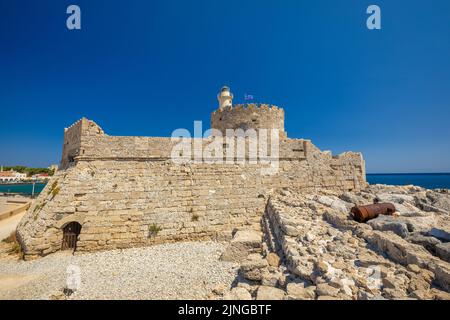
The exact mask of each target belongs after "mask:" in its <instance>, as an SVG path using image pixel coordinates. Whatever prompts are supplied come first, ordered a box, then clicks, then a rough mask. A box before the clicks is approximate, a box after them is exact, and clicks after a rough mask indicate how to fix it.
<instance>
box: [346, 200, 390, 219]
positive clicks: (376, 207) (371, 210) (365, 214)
mask: <svg viewBox="0 0 450 320" xmlns="http://www.w3.org/2000/svg"><path fill="white" fill-rule="evenodd" d="M351 212H352V213H353V217H354V219H355V220H356V221H358V222H366V221H368V220H370V219H374V218H376V217H378V216H379V215H380V214H383V215H389V216H390V215H392V214H393V213H394V212H395V206H394V205H393V204H392V203H375V204H370V205H367V206H355V207H353V208H352V210H351Z"/></svg>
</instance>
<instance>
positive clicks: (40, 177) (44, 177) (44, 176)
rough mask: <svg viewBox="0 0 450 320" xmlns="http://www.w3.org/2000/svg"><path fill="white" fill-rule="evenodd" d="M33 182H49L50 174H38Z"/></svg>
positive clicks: (34, 176)
mask: <svg viewBox="0 0 450 320" xmlns="http://www.w3.org/2000/svg"><path fill="white" fill-rule="evenodd" d="M31 179H32V180H48V179H50V175H49V174H48V173H38V174H34V175H33V176H32V177H31Z"/></svg>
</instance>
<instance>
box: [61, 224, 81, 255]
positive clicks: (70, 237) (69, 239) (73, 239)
mask: <svg viewBox="0 0 450 320" xmlns="http://www.w3.org/2000/svg"><path fill="white" fill-rule="evenodd" d="M80 231H81V224H79V223H78V222H75V221H73V222H70V223H68V224H67V225H66V226H65V227H64V228H63V241H62V245H61V250H67V249H73V251H75V250H76V248H77V241H78V236H79V235H80Z"/></svg>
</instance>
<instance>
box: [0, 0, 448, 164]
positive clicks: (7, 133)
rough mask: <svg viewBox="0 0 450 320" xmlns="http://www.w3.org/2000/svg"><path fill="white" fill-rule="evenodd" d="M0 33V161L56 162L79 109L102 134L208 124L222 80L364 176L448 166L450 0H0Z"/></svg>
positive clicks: (161, 132) (160, 132) (165, 132)
mask: <svg viewBox="0 0 450 320" xmlns="http://www.w3.org/2000/svg"><path fill="white" fill-rule="evenodd" d="M70 4H77V5H79V6H80V7H81V11H82V30H79V31H69V30H68V29H67V28H66V18H67V14H66V8H67V6H69V5H70ZM370 4H377V5H379V6H380V8H381V14H382V29H381V30H375V31H370V30H368V29H367V28H366V19H367V14H366V8H367V7H368V6H369V5H370ZM0 41H1V42H0V110H1V117H0V164H3V165H15V164H23V165H29V166H47V165H49V164H51V163H58V162H59V160H60V155H61V150H62V139H63V128H64V127H67V126H69V125H70V124H72V123H73V122H75V121H76V120H78V119H79V118H81V117H82V116H86V117H87V118H89V119H92V120H94V121H96V122H97V123H98V124H99V125H100V126H102V127H103V129H104V130H105V131H106V133H108V134H111V135H141V136H170V134H171V132H172V131H173V130H175V129H176V128H187V129H190V130H191V131H193V121H194V120H203V121H204V129H207V127H209V116H210V113H211V112H212V111H213V110H214V109H215V108H216V107H217V100H216V94H217V92H218V90H219V89H220V87H221V86H222V85H224V84H227V85H229V86H230V87H231V89H232V91H233V93H234V95H235V101H234V102H235V103H239V102H243V99H244V94H245V93H249V94H253V95H254V96H255V99H256V100H257V101H258V102H265V103H271V104H276V105H279V106H282V107H283V108H285V111H286V130H287V132H288V135H289V136H290V137H296V138H308V139H312V141H313V142H314V143H315V144H316V145H317V146H318V147H320V148H321V149H323V150H332V151H333V153H340V152H343V151H348V150H352V151H361V152H363V154H364V157H365V159H366V165H367V171H368V172H450V139H449V137H450V125H449V120H450V1H448V0H433V1H425V0H423V1H403V0H402V1H400V0H389V1H380V0H373V1H362V0H341V1H336V0H315V1H312V0H310V1H300V0H290V1H289V0H277V1H275V0H271V1H267V0H258V1H256V0H255V1H250V0H228V1H218V0H204V1H197V0H191V1H174V0H164V1H163V0H158V1H156V0H155V1H141V0H127V1H107V0H101V1H100V0H71V1H62V0H53V1H50V0H40V1H34V0H29V1H25V0H14V1H9V0H0Z"/></svg>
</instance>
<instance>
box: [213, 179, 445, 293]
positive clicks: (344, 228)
mask: <svg viewBox="0 0 450 320" xmlns="http://www.w3.org/2000/svg"><path fill="white" fill-rule="evenodd" d="M377 202H389V203H393V204H394V206H395V208H396V212H395V213H394V215H392V216H379V217H377V218H375V219H372V220H369V221H368V222H367V223H359V222H357V221H355V220H354V218H353V216H352V214H351V208H352V207H354V206H355V205H367V204H372V203H377ZM449 209H450V195H449V194H448V193H447V192H446V191H445V190H434V191H432V190H426V189H423V188H419V187H414V186H405V187H397V186H384V185H374V186H369V187H367V188H366V189H365V190H362V191H360V192H357V193H355V192H353V193H350V192H347V193H343V194H339V193H333V192H330V191H326V190H322V191H320V192H316V193H314V194H302V193H297V192H295V191H293V190H282V191H281V192H280V193H279V194H277V195H275V196H273V197H272V198H271V199H269V201H268V204H267V207H266V212H265V215H264V217H263V219H262V230H263V234H262V235H261V234H260V233H258V236H253V237H252V236H249V235H248V234H247V237H246V238H247V239H250V238H252V239H253V243H252V245H248V243H247V246H246V248H248V249H247V251H245V250H244V251H245V253H246V254H242V252H244V251H240V256H239V259H237V261H240V263H241V268H240V273H239V276H238V277H237V279H236V280H235V282H234V284H233V286H232V288H231V290H225V291H224V292H221V298H224V299H319V300H322V299H342V300H356V299H438V300H442V299H445V300H448V299H450V294H449V291H450V263H449V260H448V252H449V251H448V248H449V247H448V245H449V243H450V242H449V240H450V239H449V238H448V235H449V232H450V224H449V222H448V218H449V211H450V210H449ZM247 232H250V233H251V231H247ZM255 234H256V231H255ZM238 239H239V237H238ZM240 239H241V240H239V241H242V237H240ZM259 239H261V242H260V250H254V249H255V248H256V247H258V242H257V241H258V240H259ZM232 245H233V244H231V245H230V246H232ZM234 245H236V244H234ZM241 248H242V246H241ZM231 251H232V250H230V252H231ZM243 256H246V257H245V258H243ZM235 261H236V260H235Z"/></svg>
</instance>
